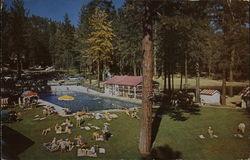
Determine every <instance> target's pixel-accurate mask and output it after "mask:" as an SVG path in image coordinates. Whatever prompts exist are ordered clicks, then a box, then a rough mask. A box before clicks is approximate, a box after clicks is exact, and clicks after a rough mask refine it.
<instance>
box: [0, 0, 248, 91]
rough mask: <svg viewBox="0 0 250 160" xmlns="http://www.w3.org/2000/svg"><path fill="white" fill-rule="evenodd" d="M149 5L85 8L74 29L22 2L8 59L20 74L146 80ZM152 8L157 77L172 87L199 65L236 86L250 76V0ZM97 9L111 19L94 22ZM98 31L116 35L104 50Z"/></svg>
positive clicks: (11, 12) (11, 13)
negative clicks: (49, 70)
mask: <svg viewBox="0 0 250 160" xmlns="http://www.w3.org/2000/svg"><path fill="white" fill-rule="evenodd" d="M141 2H142V1H135V0H125V1H124V4H123V6H122V7H121V8H119V9H115V7H114V5H113V3H112V1H110V0H93V1H91V2H90V3H89V4H86V5H83V6H82V8H81V10H80V11H79V23H78V26H73V25H71V23H70V19H69V17H68V14H67V13H65V15H64V21H63V22H56V21H53V20H50V19H47V18H43V17H39V16H36V15H31V16H30V15H28V10H27V9H25V8H24V4H23V3H24V2H23V1H22V0H14V1H13V2H12V4H11V6H10V8H7V7H6V6H5V5H4V6H3V10H2V12H1V14H2V15H1V16H2V19H3V21H2V28H3V29H2V33H3V34H2V35H3V36H2V39H3V40H4V41H3V42H4V43H3V45H2V50H3V52H2V53H3V55H2V61H3V62H4V63H8V64H11V65H12V67H14V68H16V67H17V68H19V69H20V70H21V68H28V67H31V66H34V65H42V66H51V65H53V66H55V67H56V68H57V69H63V70H66V69H76V70H77V71H78V72H79V73H82V74H83V75H85V76H95V77H97V75H99V78H100V79H102V76H100V75H101V73H103V72H107V71H110V72H111V73H112V74H113V75H117V74H119V75H142V56H143V53H142V38H143V36H142V35H143V29H142V27H143V25H142V18H143V4H142V3H141ZM152 5H153V7H154V8H153V10H154V11H153V24H154V28H153V29H154V37H153V39H154V53H155V54H154V64H155V65H154V75H155V76H158V77H160V76H162V77H165V79H168V80H169V82H170V80H171V77H173V75H174V74H175V73H180V74H181V75H183V76H185V75H186V77H187V75H191V76H192V75H195V74H196V68H195V67H196V65H195V64H199V72H200V73H202V74H203V75H205V76H208V77H212V78H216V79H222V76H221V75H223V74H222V73H224V72H225V73H224V74H225V75H226V77H227V80H230V81H232V80H243V79H247V78H248V74H246V73H248V61H249V55H248V53H249V33H248V32H249V3H248V2H245V1H231V2H230V1H227V0H224V1H219V0H211V1H200V2H199V1H196V2H189V1H178V0H177V1H176V0H168V1H156V2H154V4H152ZM96 7H98V9H99V11H98V12H103V14H105V17H104V18H103V20H101V19H98V16H99V15H100V14H99V13H97V14H99V15H97V19H96V20H93V18H94V14H96V13H95V12H96V11H95V8H96ZM91 19H92V20H91ZM97 25H100V26H99V28H102V27H107V28H106V29H104V30H103V31H101V30H99V31H96V32H103V34H106V36H108V37H109V38H108V39H109V40H108V44H104V46H102V47H101V46H100V44H101V42H99V43H96V44H90V43H91V42H90V41H91V39H92V41H95V40H94V39H93V33H94V32H95V31H93V30H95V29H94V27H97V28H98V26H97ZM97 30H98V29H97ZM96 38H97V39H104V41H103V42H105V43H106V42H107V41H105V39H107V38H105V37H102V36H99V37H98V36H97V37H96ZM95 45H96V46H99V47H100V48H99V49H100V50H102V51H103V49H104V48H105V49H107V50H106V51H105V53H104V52H103V53H102V54H101V55H98V54H99V53H97V52H96V53H94V52H91V50H90V48H91V47H92V50H93V46H95ZM105 45H106V46H105ZM95 49H97V48H95ZM95 49H94V50H95ZM18 66H19V67H18ZM98 68H99V69H98ZM236 71H237V72H236ZM97 72H98V73H97ZM183 83H184V82H183ZM166 84H168V86H164V87H165V88H171V85H170V84H171V83H165V85H166ZM181 87H182V86H181ZM184 87H185V85H184Z"/></svg>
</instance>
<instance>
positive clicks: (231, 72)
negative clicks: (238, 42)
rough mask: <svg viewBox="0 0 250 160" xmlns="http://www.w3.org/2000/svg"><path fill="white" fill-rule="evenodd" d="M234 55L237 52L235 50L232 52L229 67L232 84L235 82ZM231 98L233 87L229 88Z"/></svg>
mask: <svg viewBox="0 0 250 160" xmlns="http://www.w3.org/2000/svg"><path fill="white" fill-rule="evenodd" d="M234 53H235V50H234V49H233V50H232V52H231V61H230V65H229V81H230V82H233V66H234ZM229 96H230V97H232V96H233V87H232V86H231V85H230V86H229Z"/></svg>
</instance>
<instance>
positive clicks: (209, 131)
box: [207, 126, 214, 138]
mask: <svg viewBox="0 0 250 160" xmlns="http://www.w3.org/2000/svg"><path fill="white" fill-rule="evenodd" d="M207 132H208V134H209V136H210V138H213V137H214V135H213V134H214V131H213V129H212V127H211V126H209V127H208V129H207Z"/></svg>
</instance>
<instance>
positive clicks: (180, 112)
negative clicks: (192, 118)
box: [152, 93, 200, 144]
mask: <svg viewBox="0 0 250 160" xmlns="http://www.w3.org/2000/svg"><path fill="white" fill-rule="evenodd" d="M182 94H183V95H181V96H180V95H178V97H181V98H179V99H176V97H177V96H175V95H174V96H175V97H174V96H169V95H167V94H165V95H163V96H162V98H161V105H160V107H159V108H158V109H157V110H156V111H155V116H154V118H153V123H152V144H153V143H154V141H155V139H156V136H157V133H158V130H159V127H160V124H161V120H162V117H163V115H168V116H169V117H170V118H171V119H173V120H175V121H186V120H187V119H188V117H187V116H186V115H185V113H188V114H190V115H200V113H199V112H200V107H199V106H198V105H196V104H194V103H193V102H191V101H190V100H189V101H186V99H187V97H188V95H187V94H185V93H182ZM183 97H184V98H183ZM188 98H189V97H188ZM173 99H174V101H173ZM183 99H184V100H183ZM190 99H191V98H190ZM177 101H178V104H177V103H173V102H177Z"/></svg>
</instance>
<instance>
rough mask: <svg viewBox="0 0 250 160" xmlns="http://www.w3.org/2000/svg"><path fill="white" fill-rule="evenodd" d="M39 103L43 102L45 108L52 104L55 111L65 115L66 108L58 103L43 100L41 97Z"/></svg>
mask: <svg viewBox="0 0 250 160" xmlns="http://www.w3.org/2000/svg"><path fill="white" fill-rule="evenodd" d="M38 103H39V104H41V105H43V106H44V108H45V107H46V106H52V107H54V108H55V111H56V112H57V113H58V115H60V116H65V112H64V110H63V109H64V108H63V107H61V106H58V105H56V104H53V103H50V102H47V101H44V100H42V99H39V100H38Z"/></svg>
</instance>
